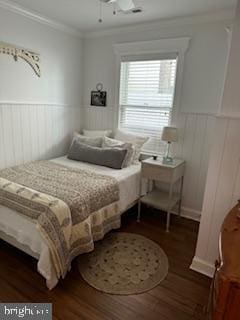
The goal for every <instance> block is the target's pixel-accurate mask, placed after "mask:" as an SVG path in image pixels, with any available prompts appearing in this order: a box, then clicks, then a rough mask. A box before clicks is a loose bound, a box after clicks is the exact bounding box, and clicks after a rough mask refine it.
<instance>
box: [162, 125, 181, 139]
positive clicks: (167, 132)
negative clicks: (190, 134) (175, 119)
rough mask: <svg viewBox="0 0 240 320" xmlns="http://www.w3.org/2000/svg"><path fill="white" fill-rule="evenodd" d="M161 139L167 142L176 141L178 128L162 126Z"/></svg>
mask: <svg viewBox="0 0 240 320" xmlns="http://www.w3.org/2000/svg"><path fill="white" fill-rule="evenodd" d="M162 140H163V141H168V142H177V141H178V129H177V128H175V127H164V128H163V132H162Z"/></svg>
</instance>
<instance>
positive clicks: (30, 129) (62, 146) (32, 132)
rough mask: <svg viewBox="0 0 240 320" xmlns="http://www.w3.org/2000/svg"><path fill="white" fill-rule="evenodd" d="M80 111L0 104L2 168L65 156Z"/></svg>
mask: <svg viewBox="0 0 240 320" xmlns="http://www.w3.org/2000/svg"><path fill="white" fill-rule="evenodd" d="M80 112H81V108H74V107H70V106H61V105H51V104H49V105H48V104H44V105H41V104H35V105H32V104H10V103H7V104H3V103H0V168H6V167H9V166H13V165H18V164H21V163H25V162H28V161H33V160H40V159H50V158H53V157H58V156H61V155H63V154H65V153H66V151H67V149H68V146H69V143H70V139H71V136H72V133H73V132H74V131H75V130H79V129H80V119H81V115H80Z"/></svg>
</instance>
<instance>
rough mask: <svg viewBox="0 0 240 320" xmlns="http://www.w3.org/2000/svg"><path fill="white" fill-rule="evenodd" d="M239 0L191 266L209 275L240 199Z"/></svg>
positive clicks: (211, 272) (211, 273) (212, 270)
mask: <svg viewBox="0 0 240 320" xmlns="http://www.w3.org/2000/svg"><path fill="white" fill-rule="evenodd" d="M239 26H240V1H239V5H238V10H237V15H236V19H235V23H234V29H233V36H232V43H231V50H230V54H229V62H228V68H227V76H226V82H225V87H224V94H223V100H222V104H221V108H220V113H219V117H217V118H216V122H215V127H214V137H213V141H214V144H213V147H212V150H211V154H210V162H209V169H208V175H207V182H206V190H205V196H204V204H203V213H202V218H201V223H200V231H199V237H198V243H197V249H196V255H195V258H194V260H193V264H192V268H193V269H194V270H197V271H200V272H203V273H206V274H207V275H210V276H212V275H213V272H214V261H215V260H216V259H217V258H218V256H219V234H220V228H221V225H222V222H223V220H224V218H225V217H226V215H227V213H228V212H229V210H230V209H231V208H232V207H233V206H234V205H236V203H237V200H238V199H240V96H239V83H240V72H239V71H240V60H239V43H240V27H239Z"/></svg>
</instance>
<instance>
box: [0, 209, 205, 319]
mask: <svg viewBox="0 0 240 320" xmlns="http://www.w3.org/2000/svg"><path fill="white" fill-rule="evenodd" d="M165 218H166V217H165V215H164V214H163V213H160V212H158V211H156V210H150V209H147V208H145V210H144V211H143V215H142V221H141V223H137V222H136V209H135V208H134V209H132V210H130V211H129V212H128V214H125V215H124V217H123V220H122V227H121V229H120V230H119V231H124V232H133V233H138V234H141V235H143V236H146V237H148V238H150V239H152V240H153V241H155V242H157V243H158V244H159V245H160V246H161V247H162V248H163V250H164V251H165V252H166V254H167V256H168V258H169V273H168V276H167V278H166V279H165V280H164V281H163V282H162V283H161V284H160V285H159V286H157V287H156V288H154V289H152V290H150V291H148V292H146V293H143V294H139V295H130V296H117V295H109V294H105V293H102V292H100V291H98V290H96V289H94V288H92V287H91V286H89V285H88V284H87V283H86V282H85V281H84V280H83V279H82V277H81V275H80V274H79V272H78V268H77V261H74V262H73V265H72V270H71V272H70V273H69V274H68V275H67V277H66V278H65V279H64V280H61V281H60V283H59V285H58V286H57V287H56V288H55V289H54V290H52V291H49V290H47V289H46V286H45V282H44V279H43V278H42V277H41V276H40V275H39V274H38V273H37V271H36V261H35V259H33V258H31V257H29V256H27V255H26V254H24V253H22V252H21V251H19V250H17V249H15V248H14V247H12V246H10V245H8V244H6V243H5V242H4V241H1V240H0V301H4V302H51V303H53V316H54V317H53V319H55V320H65V319H67V320H68V319H69V320H79V319H80V320H135V319H138V320H204V319H205V318H206V317H205V315H204V312H203V309H204V306H205V305H206V303H207V297H208V291H209V285H210V279H208V278H207V277H205V276H203V275H200V274H198V273H196V272H194V271H191V270H189V266H190V264H191V261H192V258H193V256H194V250H195V246H196V240H197V231H198V223H196V222H194V221H190V220H186V219H183V218H179V217H173V219H172V226H171V232H170V233H168V234H167V233H166V232H165ZM116 232H118V231H116Z"/></svg>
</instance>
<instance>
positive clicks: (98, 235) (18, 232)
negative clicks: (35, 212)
mask: <svg viewBox="0 0 240 320" xmlns="http://www.w3.org/2000/svg"><path fill="white" fill-rule="evenodd" d="M51 162H52V163H54V164H56V165H62V166H66V167H68V168H73V169H80V170H81V169H82V170H88V171H91V172H94V173H96V174H99V175H104V176H108V177H112V178H115V180H116V181H117V184H118V187H119V202H118V207H117V210H116V211H115V212H114V214H113V215H114V217H115V218H114V219H112V220H111V221H110V223H108V224H106V225H104V208H103V211H101V212H100V214H99V212H98V219H100V220H102V221H101V224H99V226H98V228H95V229H94V226H93V223H94V222H93V219H92V217H87V218H86V219H85V220H84V221H82V222H81V223H80V224H79V226H80V227H82V229H81V228H80V229H79V230H82V231H81V232H82V233H84V232H86V230H85V229H86V225H88V227H89V228H88V232H90V233H91V241H89V242H88V243H85V244H84V246H83V248H82V250H81V252H80V253H84V252H89V251H91V250H93V249H94V241H97V240H100V239H102V238H103V237H104V235H105V234H106V233H107V232H108V231H110V230H112V229H117V228H119V227H120V224H121V214H122V213H123V212H125V211H126V210H127V209H128V208H130V207H131V206H133V205H134V204H135V203H136V201H137V200H138V198H139V195H140V185H141V183H140V179H141V176H140V168H141V166H140V164H133V165H131V166H129V167H127V168H124V169H121V170H116V169H111V168H108V167H103V166H98V165H93V164H89V163H85V162H79V161H73V160H69V159H68V158H67V157H61V158H57V159H53V160H51ZM89 230H90V231H89ZM94 230H95V231H94ZM0 238H1V239H3V240H5V241H6V242H8V243H10V244H12V245H14V246H15V247H17V248H19V249H20V250H22V251H24V252H26V253H27V254H29V255H31V256H33V257H34V258H36V259H37V260H38V263H37V267H38V271H39V273H40V274H41V275H42V276H43V277H44V278H45V280H46V285H47V287H48V288H49V289H52V288H54V287H55V286H56V285H57V283H58V281H59V279H60V276H59V274H58V273H57V272H56V270H55V267H54V264H53V261H52V255H51V252H50V249H49V247H48V245H47V243H46V241H45V240H44V239H43V237H42V235H41V233H40V232H39V230H38V229H37V228H36V223H35V222H34V220H32V219H29V218H28V217H26V216H24V215H22V214H20V213H18V212H17V211H15V210H13V209H12V208H9V207H7V206H3V205H0Z"/></svg>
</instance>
